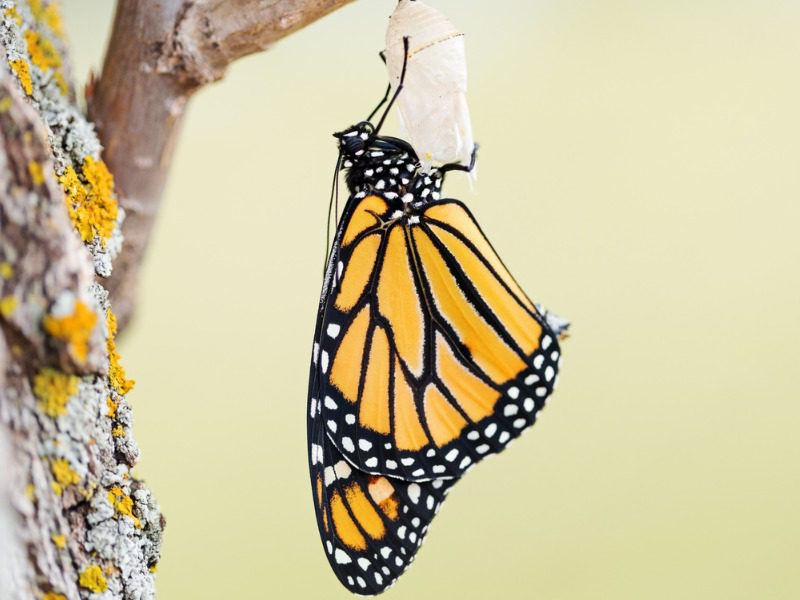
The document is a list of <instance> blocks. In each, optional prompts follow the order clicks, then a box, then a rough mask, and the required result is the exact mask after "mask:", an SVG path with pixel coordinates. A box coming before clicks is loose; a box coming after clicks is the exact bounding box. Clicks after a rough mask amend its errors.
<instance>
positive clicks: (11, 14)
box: [3, 6, 22, 25]
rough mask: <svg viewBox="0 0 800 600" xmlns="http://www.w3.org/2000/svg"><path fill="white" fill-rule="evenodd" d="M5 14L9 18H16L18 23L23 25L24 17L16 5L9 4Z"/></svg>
mask: <svg viewBox="0 0 800 600" xmlns="http://www.w3.org/2000/svg"><path fill="white" fill-rule="evenodd" d="M3 14H4V15H5V16H7V17H8V18H9V19H14V21H15V22H16V23H17V25H22V17H20V16H19V13H18V12H17V7H16V6H9V7H8V8H7V9H5V11H3Z"/></svg>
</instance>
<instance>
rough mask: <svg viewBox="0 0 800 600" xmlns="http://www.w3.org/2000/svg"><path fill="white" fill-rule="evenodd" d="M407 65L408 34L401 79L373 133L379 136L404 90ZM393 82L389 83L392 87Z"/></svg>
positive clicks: (404, 37)
mask: <svg viewBox="0 0 800 600" xmlns="http://www.w3.org/2000/svg"><path fill="white" fill-rule="evenodd" d="M406 67H408V36H407V35H406V36H403V69H402V70H401V71H400V81H399V82H398V84H397V89H396V90H395V91H394V95H393V96H392V99H391V100H389V104H388V105H387V106H386V110H384V111H383V116H381V120H380V121H378V125H377V126H376V127H375V133H374V134H373V135H375V136H377V135H378V132H379V131H380V130H381V127H383V122H384V121H385V120H386V117H387V116H388V114H389V111H390V110H392V105H394V102H395V100H397V97H398V96H399V95H400V92H401V91H402V90H403V83H404V82H405V80H406ZM391 86H392V84H391V83H390V84H389V87H390V88H391Z"/></svg>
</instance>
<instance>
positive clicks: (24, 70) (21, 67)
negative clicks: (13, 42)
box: [8, 58, 33, 96]
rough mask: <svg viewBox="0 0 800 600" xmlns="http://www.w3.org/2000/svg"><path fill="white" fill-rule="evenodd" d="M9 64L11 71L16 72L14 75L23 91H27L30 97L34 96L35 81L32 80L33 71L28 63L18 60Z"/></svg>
mask: <svg viewBox="0 0 800 600" xmlns="http://www.w3.org/2000/svg"><path fill="white" fill-rule="evenodd" d="M8 64H9V65H10V66H11V70H12V71H14V75H16V76H17V79H19V84H20V85H21V86H22V89H23V90H25V93H26V94H27V95H28V96H30V95H31V94H33V81H32V80H31V70H30V67H29V66H28V63H27V61H25V60H24V59H22V58H18V59H16V60H12V61H9V63H8Z"/></svg>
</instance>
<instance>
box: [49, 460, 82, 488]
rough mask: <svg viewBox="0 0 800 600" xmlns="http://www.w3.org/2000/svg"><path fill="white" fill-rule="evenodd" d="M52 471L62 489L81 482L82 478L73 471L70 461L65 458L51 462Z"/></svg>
mask: <svg viewBox="0 0 800 600" xmlns="http://www.w3.org/2000/svg"><path fill="white" fill-rule="evenodd" d="M50 471H51V472H52V473H53V477H55V480H56V482H57V483H58V485H60V486H61V487H67V486H68V485H77V484H79V483H80V482H81V476H80V475H78V474H77V473H76V472H75V471H74V470H73V468H72V467H71V466H70V464H69V461H68V460H66V459H64V458H57V459H55V460H54V461H53V462H51V463H50Z"/></svg>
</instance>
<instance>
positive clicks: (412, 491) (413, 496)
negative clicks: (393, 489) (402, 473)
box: [407, 483, 421, 504]
mask: <svg viewBox="0 0 800 600" xmlns="http://www.w3.org/2000/svg"><path fill="white" fill-rule="evenodd" d="M420 491H421V490H420V487H419V485H417V484H416V483H412V484H410V485H409V486H408V492H407V493H408V499H409V500H411V502H413V503H414V504H416V503H417V502H419V494H420Z"/></svg>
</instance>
